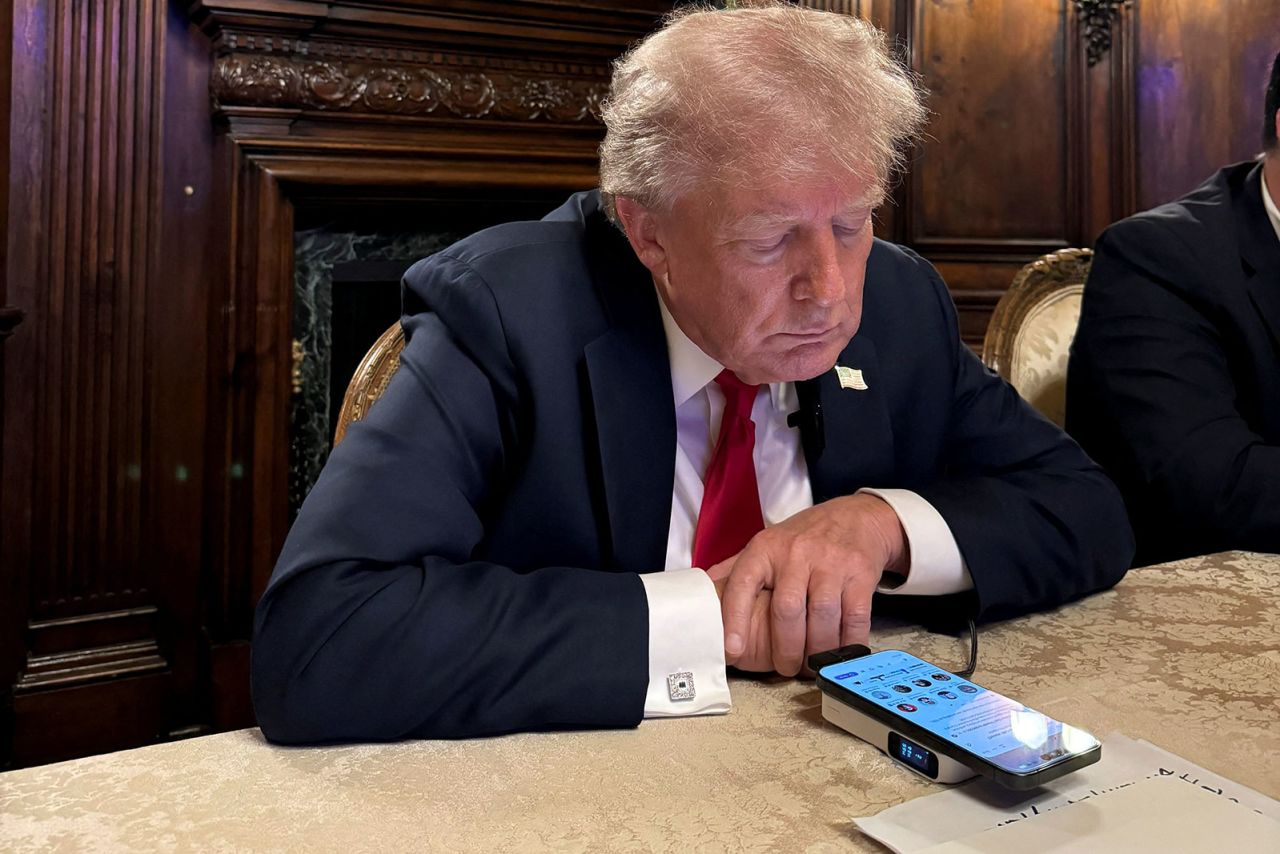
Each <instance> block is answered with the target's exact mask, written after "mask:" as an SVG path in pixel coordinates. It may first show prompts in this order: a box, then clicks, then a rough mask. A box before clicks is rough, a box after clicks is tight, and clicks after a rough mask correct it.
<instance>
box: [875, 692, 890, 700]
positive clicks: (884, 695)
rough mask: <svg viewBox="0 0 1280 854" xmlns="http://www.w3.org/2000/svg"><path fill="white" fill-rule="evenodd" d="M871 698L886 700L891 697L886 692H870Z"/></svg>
mask: <svg viewBox="0 0 1280 854" xmlns="http://www.w3.org/2000/svg"><path fill="white" fill-rule="evenodd" d="M871 696H873V697H875V698H876V699H877V700H887V699H889V698H890V697H892V696H893V695H892V694H890V693H889V692H888V691H872V692H871Z"/></svg>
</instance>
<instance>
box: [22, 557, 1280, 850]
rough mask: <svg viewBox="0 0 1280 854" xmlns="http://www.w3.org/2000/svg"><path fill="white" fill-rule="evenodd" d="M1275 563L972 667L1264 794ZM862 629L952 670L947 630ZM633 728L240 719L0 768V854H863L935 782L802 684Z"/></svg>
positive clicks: (1049, 621) (1276, 623) (980, 677)
mask: <svg viewBox="0 0 1280 854" xmlns="http://www.w3.org/2000/svg"><path fill="white" fill-rule="evenodd" d="M1278 606H1280V557H1277V556H1269V555H1255V554H1245V553H1238V552H1237V553H1229V554H1223V555H1213V556H1209V557H1203V558H1195V559H1191V560H1186V561H1181V562H1178V563H1174V564H1168V565H1165V566H1159V567H1152V568H1149V569H1143V570H1137V571H1134V572H1131V573H1130V574H1129V575H1128V577H1127V578H1125V580H1124V581H1123V582H1122V583H1121V584H1120V585H1119V586H1118V587H1117V588H1116V589H1115V590H1113V591H1109V592H1107V593H1103V594H1100V595H1098V596H1094V597H1092V598H1091V599H1088V600H1086V601H1084V602H1080V603H1077V604H1074V605H1071V606H1069V607H1066V608H1063V609H1061V610H1059V611H1056V612H1053V613H1049V614H1041V615H1037V616H1032V617H1029V618H1024V619H1020V620H1014V621H1010V622H1008V623H1003V624H999V625H994V626H987V627H984V628H983V629H982V635H981V649H980V655H979V661H978V671H977V673H976V674H975V675H974V679H975V680H976V681H977V682H979V683H980V684H983V685H986V686H987V687H990V688H993V689H995V690H997V691H1000V692H1003V693H1006V694H1009V695H1011V696H1013V697H1016V698H1018V699H1019V700H1022V701H1023V702H1025V703H1027V704H1028V705H1031V706H1033V707H1035V708H1038V709H1040V710H1042V711H1044V712H1047V713H1048V714H1050V715H1053V716H1054V717H1057V718H1060V719H1062V720H1065V721H1068V722H1071V723H1073V724H1076V725H1078V726H1082V727H1084V728H1085V729H1088V730H1090V731H1092V732H1093V733H1095V734H1096V735H1098V736H1099V737H1101V736H1104V735H1105V734H1107V733H1110V732H1113V731H1118V732H1122V733H1124V734H1126V735H1129V736H1132V737H1134V738H1143V739H1147V740H1148V741H1151V742H1153V743H1155V744H1157V745H1159V746H1160V747H1163V748H1165V749H1166V750H1169V751H1172V752H1174V753H1176V754H1179V755H1181V756H1183V757H1185V758H1187V759H1190V760H1192V761H1193V762H1195V763H1198V764H1199V765H1202V766H1204V767H1206V768H1208V769H1210V770H1212V771H1216V772H1218V773H1219V774H1222V775H1224V776H1226V777H1229V778H1231V779H1234V780H1236V781H1238V782H1240V783H1243V784H1245V785H1247V786H1251V787H1253V788H1255V789H1258V790H1259V791H1261V792H1263V793H1264V794H1267V795H1270V796H1271V797H1280V700H1278V699H1277V698H1278V697H1280V607H1278ZM872 643H873V646H876V647H880V648H888V647H898V648H903V649H907V650H909V651H911V652H914V653H915V654H917V655H920V656H921V657H923V658H928V659H932V660H935V661H937V662H938V663H940V664H943V665H950V666H953V667H956V666H959V665H960V662H962V661H963V659H964V656H965V653H966V651H967V646H966V642H965V641H964V640H963V639H957V638H953V637H948V636H943V635H930V634H927V633H924V632H922V631H921V630H919V629H916V628H913V627H908V626H887V625H877V627H876V629H875V631H874V633H873V638H872ZM731 687H732V691H733V711H732V712H731V713H730V714H729V715H727V716H724V717H710V718H689V719H678V720H659V721H650V722H647V723H644V724H642V725H641V726H640V727H639V728H638V729H636V730H627V731H608V732H578V733H552V734H545V733H544V734H530V735H519V736H508V737H503V738H494V739H481V740H473V741H456V742H423V741H419V742H408V743H401V744H389V745H358V746H346V747H326V748H280V747H273V746H271V745H269V744H267V743H266V742H265V741H264V740H263V738H262V736H261V734H260V733H259V732H258V731H257V730H242V731H239V732H230V733H224V734H221V735H213V736H207V737H204V738H196V739H191V740H188V741H179V742H173V743H170V744H163V745H158V746H154V747H147V748H142V749H139V750H130V751H123V752H120V753H114V754H108V755H105V756H97V757H91V758H88V759H81V760H75V761H72V762H63V763H60V764H57V765H48V766H44V767H40V768H30V769H24V770H19V771H11V772H8V773H5V774H0V850H3V851H28V850H30V851H37V850H38V851H50V850H103V851H111V850H129V851H140V850H156V849H162V850H174V849H177V850H192V851H307V852H318V851H355V850H366V851H369V850H377V851H411V850H432V851H460V850H483V851H499V850H510V851H529V850H536V849H543V848H552V849H556V850H569V851H600V850H668V849H677V850H683V851H690V850H697V851H717V850H724V851H777V850H786V851H834V850H849V849H854V850H858V849H861V850H872V851H874V850H882V849H880V847H879V846H878V845H877V844H876V843H874V842H873V841H871V840H870V839H868V838H866V837H864V836H862V835H861V834H860V833H859V832H858V831H857V830H856V829H855V828H854V827H853V825H852V823H851V819H852V818H853V817H854V816H860V815H869V814H872V813H875V812H878V811H879V810H881V809H884V808H886V807H889V806H893V805H894V804H897V803H901V802H902V801H904V800H907V799H910V798H916V797H919V796H921V795H926V794H929V793H931V792H934V791H937V790H939V788H940V787H938V786H937V785H935V784H931V783H929V782H927V781H925V780H923V779H921V778H919V777H916V776H914V775H912V774H910V773H908V772H907V771H905V770H902V769H901V768H899V767H897V766H895V765H893V764H892V763H891V762H890V761H889V760H888V759H887V758H886V757H884V756H883V755H882V754H880V753H878V752H877V751H875V750H873V749H872V748H870V747H868V746H867V745H865V744H863V743H862V742H859V741H857V740H856V739H854V738H853V737H852V736H849V735H847V734H845V733H844V732H843V731H841V730H837V729H835V728H833V727H831V726H830V725H827V724H825V723H824V721H823V720H822V716H821V714H820V711H819V706H820V699H819V694H818V691H817V689H816V688H815V687H814V685H813V683H812V682H806V681H796V680H785V679H779V678H776V677H775V678H769V679H760V680H753V679H746V678H740V679H736V680H733V681H732V684H731Z"/></svg>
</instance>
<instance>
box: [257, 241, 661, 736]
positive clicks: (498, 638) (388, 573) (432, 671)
mask: <svg viewBox="0 0 1280 854" xmlns="http://www.w3.org/2000/svg"><path fill="white" fill-rule="evenodd" d="M407 279H414V280H415V282H416V286H415V289H414V290H415V291H416V292H419V293H422V292H428V293H430V294H431V295H432V299H433V300H435V301H436V304H434V305H433V306H430V309H431V310H429V311H423V312H420V313H416V314H412V315H411V316H409V317H407V318H406V320H405V328H406V333H407V335H408V343H407V345H406V347H405V350H404V352H403V354H402V355H401V360H400V368H399V370H398V371H397V372H396V373H395V375H394V377H393V379H392V380H391V383H390V385H389V386H388V388H387V390H386V392H385V394H384V395H383V397H382V398H381V399H380V400H379V401H378V403H377V405H376V406H374V407H373V408H372V409H371V410H370V412H369V415H368V418H367V419H366V420H365V421H362V422H359V423H357V424H355V425H353V426H352V428H351V429H350V430H349V431H348V432H347V435H346V437H345V439H344V440H343V442H342V444H341V445H339V446H338V447H337V448H336V449H335V450H334V452H333V454H332V456H331V457H330V459H329V462H328V464H327V465H326V466H325V468H324V471H323V473H322V474H321V476H320V478H319V480H318V482H317V483H316V485H315V487H314V488H313V490H312V491H311V493H310V495H309V496H308V497H307V499H306V502H305V503H304V505H303V507H302V509H301V511H300V512H299V515H298V518H297V520H296V522H295V524H294V526H293V528H292V530H291V532H290V534H289V537H288V539H287V541H286V543H285V546H284V549H283V552H282V553H281V555H280V559H279V562H278V564H277V566H276V568H275V571H274V573H273V574H272V577H271V579H270V582H269V583H268V585H267V589H266V592H265V593H264V595H263V597H262V600H261V601H260V603H259V605H258V609H257V613H256V619H255V631H254V643H253V651H252V663H253V670H252V682H253V699H254V706H255V709H256V712H257V715H258V722H259V724H260V725H261V727H262V731H263V733H264V734H265V735H266V736H267V738H269V739H270V740H272V741H276V742H282V743H307V742H321V741H341V740H356V739H358V740H393V739H401V738H406V737H423V738H428V737H448V738H452V737H468V736H476V735H484V734H493V733H501V732H509V731H515V730H528V729H539V728H565V727H588V726H590V727H609V726H634V725H636V724H637V723H638V722H639V721H640V719H641V717H642V714H643V708H644V699H645V691H646V687H647V684H648V673H647V668H648V662H647V649H648V612H647V605H646V598H645V593H644V589H643V585H642V584H641V582H640V579H639V577H638V576H636V575H634V574H626V573H614V572H604V571H592V570H589V569H584V568H579V567H542V568H537V569H532V570H523V569H522V570H517V569H514V568H511V567H506V566H499V565H495V564H493V563H487V562H485V561H482V560H476V559H474V555H475V554H476V553H477V550H478V547H480V546H481V544H482V542H483V538H484V535H485V527H486V526H485V522H486V512H487V510H486V508H488V507H491V506H492V505H493V503H494V502H496V501H497V500H498V499H499V496H500V491H501V488H502V487H501V484H502V483H503V482H504V478H505V477H506V476H507V474H508V472H509V471H510V469H511V468H512V467H513V466H516V465H518V464H519V456H520V441H521V440H520V433H521V422H522V418H521V415H520V410H521V401H520V377H519V375H518V372H517V369H516V368H515V366H513V364H512V362H511V359H510V357H509V354H508V352H507V348H506V344H505V339H504V335H503V329H502V323H501V317H500V316H499V313H498V310H497V307H496V305H495V303H494V300H493V298H492V295H491V293H490V292H489V290H488V288H487V286H486V285H485V284H484V282H483V281H481V280H480V279H479V278H478V277H477V276H476V275H475V274H474V273H473V272H472V271H471V270H470V268H469V267H467V266H466V265H465V264H462V263H461V262H458V261H454V260H452V259H450V258H448V257H446V256H444V255H437V256H434V257H433V258H432V259H428V260H427V261H425V262H421V263H420V264H419V265H418V266H416V267H415V268H414V269H413V270H411V271H410V272H409V273H408V274H407ZM547 500H548V501H554V500H555V496H554V495H548V496H547Z"/></svg>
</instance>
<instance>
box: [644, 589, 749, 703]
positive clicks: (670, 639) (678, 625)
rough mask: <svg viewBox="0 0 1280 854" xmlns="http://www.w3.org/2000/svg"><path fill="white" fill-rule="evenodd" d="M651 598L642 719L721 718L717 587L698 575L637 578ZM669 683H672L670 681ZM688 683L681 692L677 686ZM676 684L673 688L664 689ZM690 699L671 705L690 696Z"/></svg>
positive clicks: (724, 696) (725, 699)
mask: <svg viewBox="0 0 1280 854" xmlns="http://www.w3.org/2000/svg"><path fill="white" fill-rule="evenodd" d="M640 581H641V583H643V584H644V592H645V595H646V596H647V597H648V598H649V691H648V693H647V694H646V695H645V698H644V716H645V717H646V718H677V717H683V716H685V715H723V714H724V713H726V712H728V711H729V706H730V699H729V680H728V678H727V677H726V676H725V669H724V624H723V622H722V621H721V619H720V597H719V596H717V595H716V588H715V584H713V583H712V581H711V579H710V578H708V577H707V574H706V573H705V572H703V571H702V570H700V569H673V570H669V571H667V572H648V573H641V575H640ZM668 677H674V678H673V679H670V680H669V678H668ZM682 680H683V681H685V682H687V683H689V685H686V686H684V687H681V686H680V685H679V683H680V682H681V681H682ZM669 681H670V682H673V683H675V686H674V688H673V687H672V686H670V685H669V684H668V683H669ZM690 685H691V687H692V694H693V697H691V698H690V699H673V697H678V696H680V695H681V694H682V693H690V691H689V687H690Z"/></svg>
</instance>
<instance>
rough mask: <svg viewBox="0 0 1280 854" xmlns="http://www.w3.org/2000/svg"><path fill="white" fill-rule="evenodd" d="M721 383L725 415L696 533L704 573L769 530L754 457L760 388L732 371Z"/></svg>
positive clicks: (698, 563)
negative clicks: (754, 417) (755, 406)
mask: <svg viewBox="0 0 1280 854" xmlns="http://www.w3.org/2000/svg"><path fill="white" fill-rule="evenodd" d="M716 384H717V385H719V386H720V388H721V390H722V391H723V392H724V415H723V416H722V417H721V419H720V438H719V439H717V440H716V449H715V452H714V453H713V454H712V455H711V464H710V465H709V466H707V475H706V477H705V478H704V479H703V481H704V489H703V493H702V508H701V509H700V510H699V511H698V527H697V530H696V531H695V532H694V535H693V565H694V566H696V567H700V568H702V569H710V568H711V567H713V566H715V565H716V564H717V563H719V562H720V561H722V560H724V559H725V558H728V557H733V556H734V555H736V554H737V553H738V552H740V551H742V547H743V546H745V545H746V544H747V541H748V540H750V539H751V538H752V537H753V536H755V535H756V533H757V532H759V531H760V530H761V529H763V528H764V518H763V516H762V515H761V513H760V490H759V487H757V486H756V466H755V462H754V461H753V460H752V458H751V449H752V448H753V447H754V446H755V443H756V425H755V422H753V421H752V420H751V404H752V403H754V402H755V399H756V391H757V390H758V389H759V388H760V386H756V385H746V384H745V383H743V382H742V380H740V379H738V378H737V377H736V376H734V375H733V374H732V373H731V372H729V371H728V370H724V371H721V372H720V375H719V376H717V377H716Z"/></svg>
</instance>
